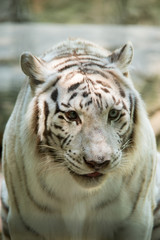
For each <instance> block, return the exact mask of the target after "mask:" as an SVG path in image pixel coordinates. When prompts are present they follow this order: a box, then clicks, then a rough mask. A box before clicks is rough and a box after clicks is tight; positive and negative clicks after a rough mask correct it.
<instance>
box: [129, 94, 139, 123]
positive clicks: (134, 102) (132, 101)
mask: <svg viewBox="0 0 160 240" xmlns="http://www.w3.org/2000/svg"><path fill="white" fill-rule="evenodd" d="M129 101H130V107H129V109H130V117H131V119H133V123H134V124H136V123H137V99H136V98H135V97H134V96H132V95H131V94H130V95H129Z"/></svg>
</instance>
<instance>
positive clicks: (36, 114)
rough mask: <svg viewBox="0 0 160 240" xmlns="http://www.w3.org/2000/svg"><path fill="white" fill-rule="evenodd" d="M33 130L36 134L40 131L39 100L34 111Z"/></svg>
mask: <svg viewBox="0 0 160 240" xmlns="http://www.w3.org/2000/svg"><path fill="white" fill-rule="evenodd" d="M32 129H33V130H34V133H35V134H37V133H38V129H39V106H38V99H37V100H36V102H35V105H34V109H33V117H32Z"/></svg>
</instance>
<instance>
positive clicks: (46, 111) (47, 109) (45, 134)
mask: <svg viewBox="0 0 160 240" xmlns="http://www.w3.org/2000/svg"><path fill="white" fill-rule="evenodd" d="M48 115H49V108H48V103H47V102H46V101H45V102H44V116H45V122H44V133H43V135H44V136H45V137H47V135H48V131H47V119H48Z"/></svg>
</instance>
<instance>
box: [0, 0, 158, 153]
mask: <svg viewBox="0 0 160 240" xmlns="http://www.w3.org/2000/svg"><path fill="white" fill-rule="evenodd" d="M68 37H80V38H85V39H88V40H92V41H94V42H96V43H98V44H100V45H103V46H104V47H106V48H109V49H110V50H113V49H115V48H118V47H120V46H122V45H124V44H125V43H126V42H127V41H132V43H133V45H134V49H135V52H134V59H133V63H132V66H131V76H132V79H133V82H134V84H135V86H136V88H137V89H138V90H139V92H140V94H141V95H142V97H143V99H144V101H145V104H146V108H147V111H148V114H149V118H150V120H151V123H152V126H153V129H154V131H155V134H156V139H157V145H158V149H159V150H160V1H159V0H141V1H138V0H58V1H57V0H0V151H1V150H2V136H3V131H4V127H5V124H6V122H7V119H8V117H9V115H10V113H11V111H12V109H13V106H14V103H15V100H16V97H17V93H18V91H19V89H20V87H21V85H22V83H23V81H24V78H25V77H24V74H23V73H22V71H21V68H20V64H19V59H20V55H21V54H22V52H24V51H31V52H32V53H33V54H34V55H39V54H41V53H43V52H44V51H46V50H47V49H49V48H51V47H52V45H54V44H56V43H58V42H59V41H61V40H65V39H66V38H68Z"/></svg>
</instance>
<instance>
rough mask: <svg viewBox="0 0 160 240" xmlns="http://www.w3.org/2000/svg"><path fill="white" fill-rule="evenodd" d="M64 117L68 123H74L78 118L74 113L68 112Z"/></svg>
mask: <svg viewBox="0 0 160 240" xmlns="http://www.w3.org/2000/svg"><path fill="white" fill-rule="evenodd" d="M65 116H66V117H67V118H68V119H69V120H70V121H76V120H77V118H78V114H77V113H76V112H75V111H68V112H66V113H65Z"/></svg>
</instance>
